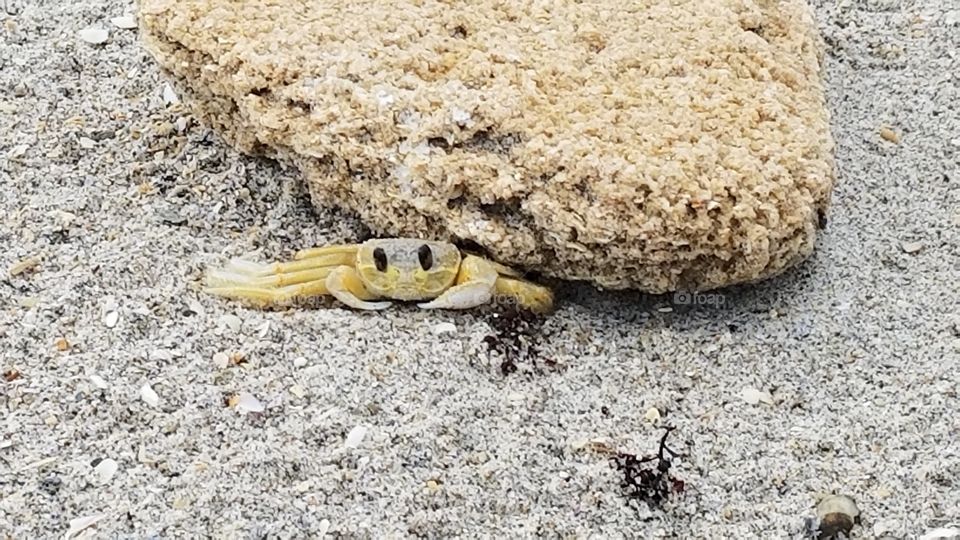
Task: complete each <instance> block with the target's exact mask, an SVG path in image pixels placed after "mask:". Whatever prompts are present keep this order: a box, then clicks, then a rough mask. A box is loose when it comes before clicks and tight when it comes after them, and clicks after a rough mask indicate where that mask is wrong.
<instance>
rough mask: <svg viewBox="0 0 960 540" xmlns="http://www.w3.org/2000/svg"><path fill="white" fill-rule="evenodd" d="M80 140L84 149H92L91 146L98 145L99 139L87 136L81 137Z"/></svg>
mask: <svg viewBox="0 0 960 540" xmlns="http://www.w3.org/2000/svg"><path fill="white" fill-rule="evenodd" d="M78 142H79V143H80V148H83V149H84V150H90V149H91V148H93V147H94V146H96V145H97V141H94V140H93V139H88V138H86V137H80V140H79V141H78Z"/></svg>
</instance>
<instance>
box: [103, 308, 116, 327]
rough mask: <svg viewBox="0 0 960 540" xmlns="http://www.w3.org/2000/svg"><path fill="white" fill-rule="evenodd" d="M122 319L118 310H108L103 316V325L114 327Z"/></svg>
mask: <svg viewBox="0 0 960 540" xmlns="http://www.w3.org/2000/svg"><path fill="white" fill-rule="evenodd" d="M119 321H120V314H119V313H117V312H116V311H108V312H107V313H106V314H105V315H104V316H103V325H104V326H106V327H107V328H113V327H114V326H116V325H117V322H119Z"/></svg>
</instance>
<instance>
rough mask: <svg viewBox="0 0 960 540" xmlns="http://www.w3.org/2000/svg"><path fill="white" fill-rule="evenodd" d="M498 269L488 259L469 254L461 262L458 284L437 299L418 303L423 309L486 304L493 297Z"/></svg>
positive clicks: (457, 307) (466, 307)
mask: <svg viewBox="0 0 960 540" xmlns="http://www.w3.org/2000/svg"><path fill="white" fill-rule="evenodd" d="M496 282H497V269H496V267H495V266H494V265H493V264H492V263H491V262H490V261H487V260H486V259H481V258H480V257H476V256H474V255H467V256H465V257H464V258H463V261H462V262H461V263H460V271H459V272H458V273H457V284H456V285H454V286H453V287H450V288H449V289H447V290H446V291H444V293H443V294H441V295H440V296H438V297H437V298H436V299H434V300H432V301H430V302H426V303H423V304H418V305H419V306H420V307H421V308H423V309H438V308H439V309H469V308H472V307H477V306H479V305H481V304H486V303H487V302H489V301H490V299H491V298H492V297H493V290H494V285H495V284H496Z"/></svg>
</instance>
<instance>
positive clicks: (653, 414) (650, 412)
mask: <svg viewBox="0 0 960 540" xmlns="http://www.w3.org/2000/svg"><path fill="white" fill-rule="evenodd" d="M643 418H644V419H645V420H646V421H647V422H656V421H657V420H660V410H659V409H657V408H656V407H650V408H649V409H647V412H646V414H644V415H643Z"/></svg>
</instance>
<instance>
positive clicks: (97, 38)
mask: <svg viewBox="0 0 960 540" xmlns="http://www.w3.org/2000/svg"><path fill="white" fill-rule="evenodd" d="M79 36H80V39H81V40H83V41H85V42H87V43H89V44H91V45H100V44H101V43H106V42H107V39H109V38H110V32H109V31H108V30H106V29H104V28H97V27H95V26H90V27H87V28H84V29H83V30H81V31H80V33H79Z"/></svg>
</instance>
